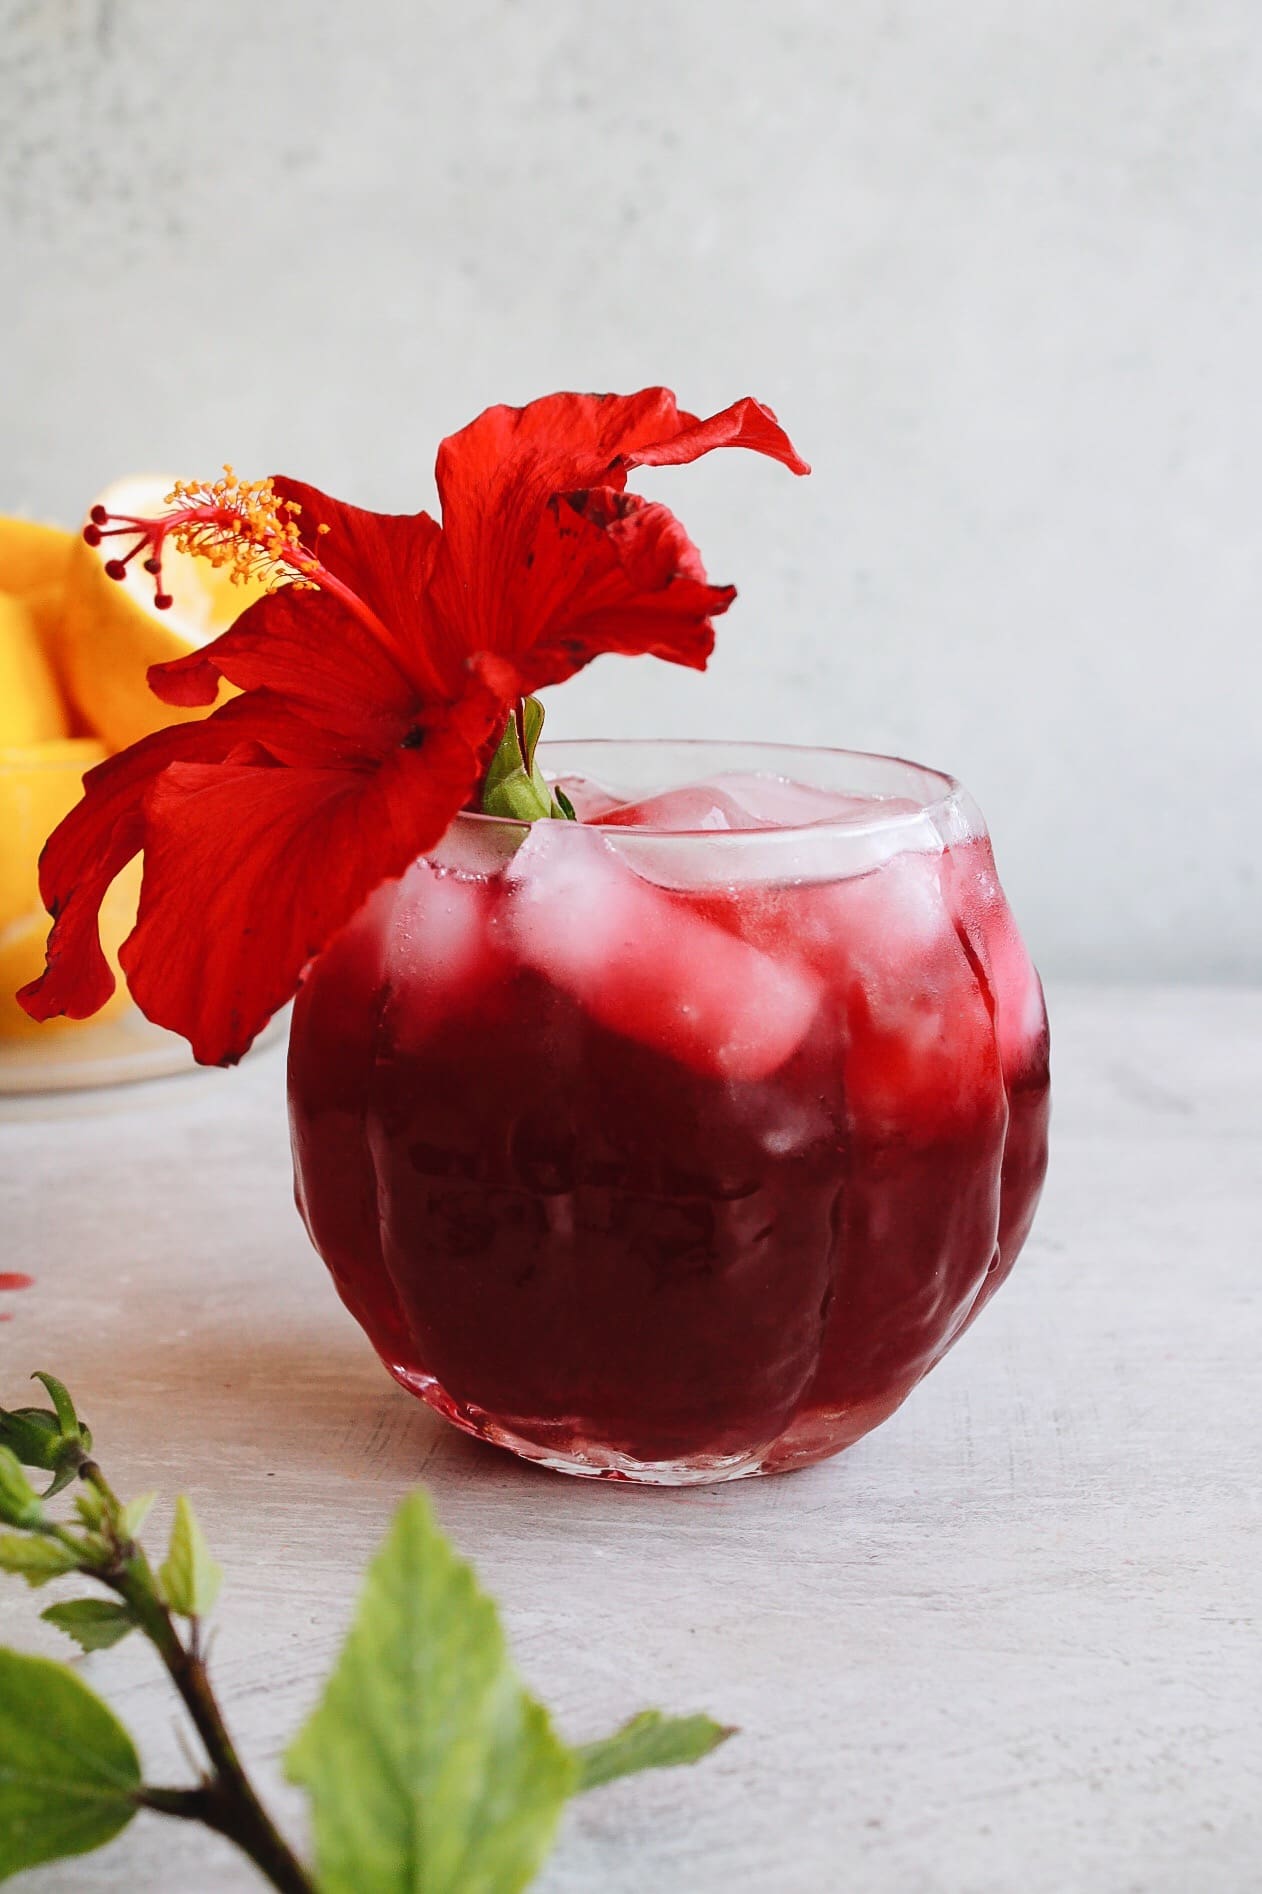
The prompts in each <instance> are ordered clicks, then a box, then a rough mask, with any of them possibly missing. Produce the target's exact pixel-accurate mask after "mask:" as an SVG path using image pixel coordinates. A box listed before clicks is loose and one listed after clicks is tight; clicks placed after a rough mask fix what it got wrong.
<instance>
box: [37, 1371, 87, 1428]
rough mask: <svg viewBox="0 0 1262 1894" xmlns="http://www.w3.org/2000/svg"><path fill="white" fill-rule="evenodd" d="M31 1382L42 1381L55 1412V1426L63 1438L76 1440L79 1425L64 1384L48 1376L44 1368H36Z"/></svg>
mask: <svg viewBox="0 0 1262 1894" xmlns="http://www.w3.org/2000/svg"><path fill="white" fill-rule="evenodd" d="M31 1380H32V1381H42V1382H43V1384H44V1386H45V1388H46V1389H47V1390H48V1393H49V1395H50V1396H51V1398H52V1403H53V1406H54V1407H55V1408H56V1410H57V1425H58V1426H59V1427H60V1429H61V1432H62V1436H63V1438H66V1439H70V1440H78V1438H79V1436H80V1433H81V1431H82V1429H81V1427H80V1424H79V1416H78V1415H77V1414H76V1413H75V1411H74V1402H73V1401H72V1400H71V1398H70V1390H69V1389H68V1388H67V1386H66V1384H65V1382H64V1381H59V1380H58V1379H57V1377H56V1375H55V1374H49V1373H48V1372H47V1370H46V1369H44V1368H37V1369H36V1370H35V1373H34V1374H33V1375H32V1376H31Z"/></svg>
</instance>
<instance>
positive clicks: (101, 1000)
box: [18, 695, 314, 1019]
mask: <svg viewBox="0 0 1262 1894" xmlns="http://www.w3.org/2000/svg"><path fill="white" fill-rule="evenodd" d="M295 734H296V735H297V736H298V737H299V738H300V739H301V740H302V741H303V742H305V743H306V745H307V748H308V749H309V748H310V743H311V740H312V737H313V735H314V733H313V732H311V731H310V730H309V729H307V728H306V727H305V726H303V725H298V726H297V731H296V732H295V730H294V728H293V720H292V719H290V718H289V716H288V713H287V712H286V711H285V709H284V707H283V706H282V705H278V704H277V703H276V702H275V700H274V699H269V698H267V697H265V696H262V695H260V696H259V697H257V698H245V697H238V698H234V699H233V700H232V701H231V702H230V703H227V704H225V705H224V706H223V708H222V709H221V710H218V711H216V713H215V715H214V716H213V717H208V718H206V719H205V720H204V721H202V722H199V723H181V724H175V725H173V726H172V727H171V728H170V729H167V730H157V731H155V732H154V734H153V735H152V736H148V737H145V738H143V739H142V741H141V742H139V743H134V744H133V745H132V746H131V748H130V749H127V750H123V751H121V752H120V754H119V755H118V756H111V757H109V758H108V759H107V761H105V762H104V763H99V764H98V765H97V767H96V768H95V769H92V770H89V771H88V773H87V775H86V776H85V777H84V779H83V800H82V801H81V802H78V803H76V805H75V807H74V808H73V809H72V810H71V811H70V813H69V814H68V815H67V816H66V817H65V818H64V819H63V820H62V821H61V822H60V823H59V824H58V826H57V828H56V829H54V831H53V833H52V835H51V836H50V837H49V839H48V841H47V842H46V843H45V845H44V850H43V853H42V854H41V856H40V893H41V895H42V896H43V900H44V905H45V907H46V908H47V909H48V911H49V913H50V914H51V915H52V916H53V917H54V921H55V925H54V927H53V929H52V932H51V933H50V935H49V940H48V964H47V967H46V969H45V971H44V972H43V973H42V974H41V975H40V976H39V978H38V979H37V980H33V981H31V983H30V984H29V985H28V986H25V987H23V989H22V991H21V993H20V994H19V995H18V998H19V999H20V1000H21V1002H22V1004H23V1006H24V1007H25V1008H26V1011H27V1012H28V1013H29V1014H30V1015H31V1018H32V1019H53V1018H56V1017H57V1016H58V1015H59V1014H62V1013H65V1014H68V1015H69V1017H70V1018H71V1019H86V1018H87V1017H88V1015H89V1014H91V1013H95V1012H96V1011H97V1010H98V1008H100V1007H102V1006H104V1004H105V1002H106V1000H108V998H109V997H110V994H111V993H112V992H113V991H114V975H113V974H112V973H111V971H110V968H109V965H108V963H107V961H106V959H105V955H104V954H103V953H102V951H101V941H100V935H99V933H98V931H97V915H98V914H99V912H100V907H101V902H102V900H103V899H104V897H105V893H106V890H107V889H108V887H109V885H110V883H111V882H112V881H113V879H114V877H115V876H116V875H117V874H118V873H119V872H120V871H121V870H122V869H123V868H125V867H126V866H127V863H128V862H129V861H130V860H131V858H132V856H133V855H135V854H136V853H137V851H138V850H139V849H140V847H141V845H142V842H143V839H144V824H143V820H142V814H141V804H142V800H143V797H144V794H145V792H146V790H147V789H148V787H149V785H150V783H152V782H153V781H154V780H155V778H156V777H158V776H159V775H160V774H161V773H162V771H163V770H164V769H166V768H167V767H168V766H169V765H170V764H172V763H174V762H177V761H198V762H218V761H220V760H221V759H223V758H225V757H229V756H237V755H240V756H246V755H255V756H257V755H259V754H266V755H268V756H269V757H271V756H273V755H277V754H279V755H280V756H281V757H282V758H283V757H284V756H286V755H287V754H292V753H293V747H292V746H293V739H294V736H295Z"/></svg>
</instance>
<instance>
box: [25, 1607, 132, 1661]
mask: <svg viewBox="0 0 1262 1894" xmlns="http://www.w3.org/2000/svg"><path fill="white" fill-rule="evenodd" d="M39 1615H40V1617H41V1618H43V1619H44V1621H45V1623H46V1624H53V1625H56V1627H57V1629H58V1630H59V1631H64V1632H65V1633H66V1636H67V1637H72V1638H73V1639H74V1641H75V1643H76V1644H78V1645H80V1646H81V1647H82V1648H83V1649H84V1650H85V1651H108V1650H109V1648H110V1646H111V1644H118V1643H119V1642H120V1641H121V1640H122V1639H123V1638H125V1637H126V1636H127V1633H128V1632H129V1631H134V1630H135V1628H136V1620H135V1619H134V1618H133V1617H132V1615H131V1612H130V1611H129V1610H128V1609H127V1607H126V1605H116V1604H114V1603H113V1602H112V1600H110V1599H108V1598H72V1599H70V1600H69V1601H68V1603H66V1604H64V1605H49V1607H48V1609H47V1610H46V1611H41V1612H40V1614H39Z"/></svg>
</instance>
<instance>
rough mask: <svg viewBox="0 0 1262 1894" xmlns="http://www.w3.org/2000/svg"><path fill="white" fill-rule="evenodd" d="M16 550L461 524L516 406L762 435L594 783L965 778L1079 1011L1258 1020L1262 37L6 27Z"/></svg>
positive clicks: (289, 24)
mask: <svg viewBox="0 0 1262 1894" xmlns="http://www.w3.org/2000/svg"><path fill="white" fill-rule="evenodd" d="M0 28H2V30H0V62H2V64H0V75H2V76H0V84H2V94H0V97H2V104H3V134H2V139H0V147H2V152H0V192H2V198H0V204H2V208H0V217H2V224H0V244H2V246H3V249H2V254H3V258H4V279H5V288H4V293H3V297H2V299H0V347H2V354H0V364H2V366H0V376H2V380H0V440H2V443H3V454H2V456H0V507H2V508H4V509H6V510H15V509H22V510H30V511H33V512H36V513H40V514H48V515H54V516H62V517H66V518H69V517H71V516H73V515H75V514H76V513H77V511H78V510H79V508H80V506H81V505H82V503H83V502H84V500H85V499H87V498H88V497H90V496H91V495H92V494H93V492H94V491H95V490H96V489H97V488H99V487H100V486H101V485H102V484H103V483H104V482H105V481H106V480H107V479H108V478H109V477H111V476H112V475H114V474H117V473H119V472H123V471H130V470H135V469H143V468H150V467H155V468H170V469H176V470H179V471H182V472H187V473H193V472H203V471H208V470H209V471H213V470H215V469H216V468H217V466H218V464H219V463H220V462H221V461H222V460H224V459H231V460H232V461H234V462H235V463H236V465H237V466H238V467H240V468H242V469H243V470H249V471H252V472H262V471H271V470H285V471H292V472H296V473H301V474H303V475H304V476H306V477H307V478H310V479H312V480H314V481H316V482H317V483H320V484H323V485H327V486H328V487H330V488H331V489H333V490H334V491H337V492H339V493H343V494H344V495H345V496H346V497H348V498H353V499H357V500H359V501H361V502H366V503H368V504H377V505H380V506H383V507H390V508H402V507H409V506H412V505H416V504H423V503H427V502H428V500H429V498H430V496H431V484H430V468H431V465H432V459H433V450H434V447H435V444H436V442H437V440H438V438H439V437H440V435H442V434H443V433H445V432H448V431H450V430H451V429H453V428H455V427H457V426H459V425H460V424H461V423H463V422H464V421H465V420H466V419H468V418H469V417H470V416H471V415H472V414H473V413H474V412H475V411H476V410H477V409H478V408H480V407H482V406H484V405H485V404H486V403H487V402H489V401H492V400H524V399H527V398H529V397H530V396H532V395H534V394H537V393H542V392H545V391H547V390H550V389H552V388H554V387H558V386H572V387H579V388H590V387H612V388H618V389H629V388H632V387H635V386H638V385H640V384H642V383H644V382H648V381H658V380H662V381H666V382H668V383H670V384H671V385H673V386H674V387H675V388H676V389H677V390H678V392H679V394H680V396H681V399H683V400H684V401H685V402H686V403H687V404H688V405H690V406H692V407H695V408H699V409H700V410H702V411H703V412H705V411H709V410H710V409H713V408H716V407H718V406H721V405H723V404H724V403H726V402H727V401H729V400H730V399H732V398H733V397H735V396H736V395H739V394H743V393H747V392H749V393H755V394H757V395H759V396H761V397H762V398H763V399H765V400H768V401H770V402H771V403H772V404H773V405H774V406H775V407H776V408H777V409H778V410H779V412H780V414H781V416H782V418H783V419H784V420H785V422H786V423H787V425H788V426H789V427H790V429H791V431H792V432H793V434H794V435H795V437H796V439H797V441H798V443H799V445H800V446H801V448H802V450H803V452H804V453H806V454H807V456H808V458H810V459H811V460H813V462H814V464H815V469H816V471H815V474H814V477H813V478H812V479H811V480H810V481H809V482H794V481H792V480H790V479H789V478H788V476H787V475H785V474H783V473H782V472H781V471H780V470H779V469H777V468H774V467H771V466H767V465H763V464H762V463H758V462H755V461H753V460H751V459H749V458H747V457H744V456H736V455H727V456H722V457H717V458H716V459H714V460H711V461H709V462H707V463H704V464H703V465H702V466H701V467H699V468H696V469H693V470H690V471H688V472H684V473H676V474H673V475H658V476H655V477H654V481H653V490H654V491H655V492H657V493H659V494H661V495H663V496H664V497H668V498H669V499H670V500H671V501H672V502H673V503H675V504H676V505H677V506H678V509H679V511H680V513H681V514H682V516H683V517H684V519H685V520H686V522H687V524H688V526H689V528H690V529H691V531H692V532H693V535H694V537H695V538H696V539H697V540H698V542H699V544H700V545H701V547H702V549H703V551H704V553H705V555H706V558H707V561H708V564H709V567H710V570H711V572H712V574H713V575H714V576H715V577H717V578H720V579H723V580H728V579H732V580H734V581H736V583H737V584H738V585H739V586H740V589H741V593H742V597H741V599H740V601H739V602H738V604H737V606H736V607H735V608H734V610H733V612H732V613H731V615H730V616H729V617H728V619H727V620H726V621H725V622H724V623H723V625H722V629H721V645H720V653H719V656H718V658H717V660H716V662H715V664H714V667H713V670H712V672H711V674H710V675H709V677H708V678H706V679H701V680H698V679H694V678H691V677H688V676H685V675H683V674H677V673H675V672H673V671H668V670H666V669H665V668H664V667H662V666H657V665H652V664H649V663H646V662H641V663H638V664H621V665H620V664H619V663H618V662H617V661H616V660H612V659H610V660H605V661H603V662H602V663H600V664H599V665H597V666H596V667H595V669H594V670H593V671H592V672H590V673H589V674H588V675H587V676H586V677H585V678H584V679H582V680H580V681H578V682H576V683H573V684H570V685H568V686H566V687H565V689H564V690H563V691H562V692H560V693H557V694H556V695H555V696H554V700H553V704H552V716H553V719H554V727H555V729H556V730H557V731H558V732H560V733H565V734H580V733H597V732H599V733H608V734H634V733H650V732H670V733H701V732H707V731H712V732H715V733H719V734H729V735H742V734H748V735H754V734H758V733H760V732H762V733H766V734H768V735H774V736H776V737H781V738H797V739H801V740H803V741H833V742H842V743H848V744H852V745H857V746H863V747H878V748H890V749H894V750H898V751H902V752H904V753H907V754H911V755H915V756H917V757H920V758H922V759H923V760H925V761H930V762H935V763H939V764H942V765H945V766H947V767H949V768H951V769H953V770H954V771H955V772H956V773H957V774H959V775H961V776H963V777H964V779H965V780H966V781H967V782H968V783H969V784H970V786H971V787H972V788H973V790H974V791H975V793H976V794H977V796H978V798H979V799H980V801H981V802H982V804H983V807H984V808H985V809H986V810H987V812H988V814H989V816H990V819H991V825H992V828H993V830H994V832H995V836H996V840H997V845H998V849H999V854H1000V862H1001V867H1002V869H1003V871H1004V875H1005V879H1006V881H1007V883H1008V885H1009V889H1010V892H1011V893H1012V896H1013V898H1014V901H1015V903H1016V905H1017V907H1018V909H1019V912H1020V915H1021V918H1022V920H1023V923H1024V926H1025V929H1026V932H1027V934H1028V936H1029V938H1030V940H1031V943H1032V945H1033V946H1034V948H1035V951H1036V953H1037V955H1038V957H1039V958H1040V959H1041V961H1042V963H1043V964H1044V967H1045V969H1047V970H1049V971H1054V972H1060V973H1064V972H1068V973H1079V974H1105V975H1121V976H1124V977H1128V978H1129V977H1143V976H1154V975H1175V976H1183V977H1188V978H1206V977H1210V978H1219V977H1221V978H1247V977H1250V976H1254V977H1256V976H1257V975H1259V974H1262V875H1260V873H1259V834H1260V832H1262V824H1260V823H1259V819H1258V815H1257V813H1256V804H1257V800H1258V795H1257V777H1256V760H1257V752H1258V748H1259V735H1260V733H1262V668H1260V664H1259V655H1258V652H1259V604H1260V602H1262V553H1260V551H1259V545H1260V506H1259V501H1260V499H1262V480H1260V475H1262V445H1260V442H1262V360H1260V359H1259V358H1260V353H1262V7H1260V6H1259V4H1258V0H1186V3H1185V0H1020V3H1019V4H1014V3H1013V0H920V4H918V5H916V4H912V3H911V0H845V4H844V5H843V4H838V0H765V4H753V3H752V0H673V3H672V0H639V4H637V5H636V6H634V7H631V6H600V5H592V4H591V0H461V4H458V5H457V4H450V3H448V0H444V3H443V4H424V3H423V0H420V3H418V0H362V3H361V4H358V5H353V6H350V5H340V4H334V3H333V0H272V3H271V4H269V5H267V6H263V5H260V4H258V3H257V0H218V3H217V4H216V5H215V6H214V7H213V8H211V7H206V6H200V5H193V4H172V3H171V0H161V3H159V0H113V3H112V4H111V3H110V0H27V3H26V4H20V3H19V0H0Z"/></svg>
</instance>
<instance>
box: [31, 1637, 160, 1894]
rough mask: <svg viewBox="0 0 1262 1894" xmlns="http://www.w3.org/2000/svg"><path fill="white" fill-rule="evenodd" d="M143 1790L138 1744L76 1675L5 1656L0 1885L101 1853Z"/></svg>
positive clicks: (123, 1824) (40, 1661) (123, 1825)
mask: <svg viewBox="0 0 1262 1894" xmlns="http://www.w3.org/2000/svg"><path fill="white" fill-rule="evenodd" d="M140 1787H141V1776H140V1758H139V1756H137V1754H136V1746H135V1744H134V1743H133V1742H132V1740H131V1737H130V1736H129V1735H128V1734H127V1731H126V1730H125V1729H124V1728H123V1726H122V1724H121V1723H120V1722H119V1721H118V1719H117V1718H116V1717H115V1716H114V1715H113V1713H112V1712H111V1711H110V1710H108V1709H107V1708H106V1707H105V1705H104V1704H103V1703H102V1702H101V1700H100V1698H99V1697H98V1696H96V1695H95V1693H94V1692H93V1691H91V1690H89V1689H88V1687H87V1685H86V1684H85V1683H83V1682H82V1680H81V1679H80V1678H79V1677H77V1676H76V1675H75V1673H74V1671H72V1670H71V1669H69V1667H68V1666H67V1665H65V1664H54V1663H51V1662H50V1661H49V1659H48V1658H45V1657H20V1656H19V1655H18V1653H17V1652H16V1651H5V1650H0V1881H5V1880H7V1879H8V1878H9V1876H10V1875H12V1874H19V1873H21V1872H22V1871H23V1869H25V1868H34V1867H38V1866H39V1864H40V1863H41V1862H42V1861H60V1860H62V1859H63V1858H64V1857H65V1856H66V1855H82V1854H88V1853H89V1852H90V1851H91V1850H92V1849H93V1848H101V1847H104V1845H105V1843H106V1842H107V1841H112V1840H113V1839H114V1837H115V1835H117V1834H119V1833H120V1831H121V1830H122V1829H124V1828H126V1826H127V1824H128V1822H129V1821H130V1820H131V1818H132V1816H133V1815H134V1814H135V1812H136V1806H137V1796H138V1794H139V1791H140Z"/></svg>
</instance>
